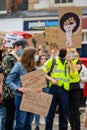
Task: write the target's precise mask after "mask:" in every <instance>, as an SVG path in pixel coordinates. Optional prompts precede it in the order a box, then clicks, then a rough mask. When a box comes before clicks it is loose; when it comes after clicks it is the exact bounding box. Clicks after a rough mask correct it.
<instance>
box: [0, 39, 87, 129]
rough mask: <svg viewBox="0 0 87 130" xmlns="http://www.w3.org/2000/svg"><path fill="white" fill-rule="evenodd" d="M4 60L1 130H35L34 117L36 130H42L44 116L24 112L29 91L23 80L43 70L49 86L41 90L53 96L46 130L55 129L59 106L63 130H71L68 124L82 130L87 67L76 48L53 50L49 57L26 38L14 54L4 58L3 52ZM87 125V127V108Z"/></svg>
mask: <svg viewBox="0 0 87 130" xmlns="http://www.w3.org/2000/svg"><path fill="white" fill-rule="evenodd" d="M2 52H3V51H2ZM0 60H1V61H0V66H1V67H0V96H1V97H0V102H1V103H0V107H1V111H2V119H1V130H32V122H33V120H34V118H35V125H36V127H35V130H40V115H37V114H35V113H31V112H26V111H22V110H20V103H21V100H22V96H23V94H24V93H26V91H27V89H26V88H24V87H23V85H22V82H21V78H20V77H21V76H22V75H25V74H27V73H29V72H32V71H36V70H40V69H41V70H42V71H43V72H44V73H45V78H46V81H47V86H46V87H45V88H43V89H42V90H41V91H43V92H46V93H49V94H52V95H53V98H52V102H51V105H50V108H49V111H48V114H47V116H46V117H44V118H45V121H44V122H45V130H53V122H54V118H55V112H56V108H57V107H58V114H59V130H68V121H69V122H70V126H71V130H81V120H80V111H79V107H80V101H81V100H80V99H81V98H82V97H81V94H82V96H83V88H84V83H85V82H87V68H86V67H85V66H84V65H83V64H82V63H81V61H80V56H79V53H78V52H77V51H76V49H74V50H73V49H70V48H69V49H59V50H58V49H57V48H53V49H52V52H51V55H50V56H49V57H48V55H47V53H46V52H44V51H43V50H42V48H39V49H37V48H34V47H29V46H27V42H26V41H25V40H24V39H22V40H17V41H15V42H14V44H13V48H12V51H11V52H10V53H6V54H5V55H4V56H3V55H2V53H1V59H0ZM14 120H15V121H16V123H15V124H14ZM83 125H84V127H87V109H86V110H85V114H84V120H83Z"/></svg>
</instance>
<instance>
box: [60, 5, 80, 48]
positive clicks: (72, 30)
mask: <svg viewBox="0 0 87 130" xmlns="http://www.w3.org/2000/svg"><path fill="white" fill-rule="evenodd" d="M58 12H59V32H58V43H59V44H58V48H68V47H72V48H81V42H82V8H81V7H60V8H59V9H58ZM64 31H65V32H64Z"/></svg>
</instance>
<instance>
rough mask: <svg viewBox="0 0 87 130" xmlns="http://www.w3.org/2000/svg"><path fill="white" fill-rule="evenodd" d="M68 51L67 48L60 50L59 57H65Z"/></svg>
mask: <svg viewBox="0 0 87 130" xmlns="http://www.w3.org/2000/svg"><path fill="white" fill-rule="evenodd" d="M66 53H67V51H66V50H60V51H59V57H60V58H65V56H66Z"/></svg>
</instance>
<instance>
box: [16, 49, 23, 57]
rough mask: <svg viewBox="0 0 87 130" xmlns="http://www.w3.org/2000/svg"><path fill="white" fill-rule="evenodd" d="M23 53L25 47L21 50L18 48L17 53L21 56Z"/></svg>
mask: <svg viewBox="0 0 87 130" xmlns="http://www.w3.org/2000/svg"><path fill="white" fill-rule="evenodd" d="M22 54H23V49H22V48H21V49H20V50H18V52H17V55H18V56H21V55H22Z"/></svg>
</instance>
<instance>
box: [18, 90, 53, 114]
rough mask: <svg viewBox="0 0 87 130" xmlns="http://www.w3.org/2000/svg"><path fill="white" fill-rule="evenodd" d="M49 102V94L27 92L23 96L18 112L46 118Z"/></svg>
mask: <svg viewBox="0 0 87 130" xmlns="http://www.w3.org/2000/svg"><path fill="white" fill-rule="evenodd" d="M51 101H52V95H50V94H47V93H44V92H39V93H37V92H35V91H34V92H33V91H30V90H28V91H27V92H26V94H24V95H23V98H22V102H21V106H20V110H22V111H27V112H32V113H36V114H39V115H42V116H47V114H48V110H49V107H50V104H51Z"/></svg>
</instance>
